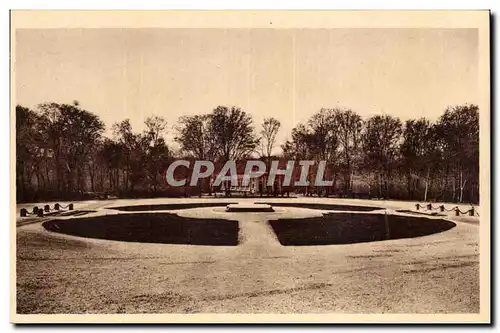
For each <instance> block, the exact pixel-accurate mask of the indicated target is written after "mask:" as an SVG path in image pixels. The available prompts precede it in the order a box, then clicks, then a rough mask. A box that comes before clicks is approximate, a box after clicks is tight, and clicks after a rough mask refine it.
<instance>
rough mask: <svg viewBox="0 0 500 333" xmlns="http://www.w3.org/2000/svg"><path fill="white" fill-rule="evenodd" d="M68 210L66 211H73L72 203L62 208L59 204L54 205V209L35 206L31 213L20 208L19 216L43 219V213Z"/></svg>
mask: <svg viewBox="0 0 500 333" xmlns="http://www.w3.org/2000/svg"><path fill="white" fill-rule="evenodd" d="M66 208H67V209H68V210H73V208H74V206H73V204H72V203H70V204H68V205H66V206H63V205H61V204H58V203H56V204H54V208H51V207H50V205H45V206H44V207H43V209H42V208H38V206H35V207H33V211H31V212H30V211H28V210H27V209H26V208H21V211H20V215H21V217H28V216H29V215H34V216H37V217H43V215H44V212H45V213H50V212H57V211H61V210H62V209H66Z"/></svg>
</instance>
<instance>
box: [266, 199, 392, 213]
mask: <svg viewBox="0 0 500 333" xmlns="http://www.w3.org/2000/svg"><path fill="white" fill-rule="evenodd" d="M256 203H260V204H268V205H271V206H275V207H297V208H308V209H317V210H339V211H357V212H370V211H373V210H380V209H384V208H381V207H370V206H354V205H336V204H320V203H298V202H267V201H265V202H260V201H259V202H256Z"/></svg>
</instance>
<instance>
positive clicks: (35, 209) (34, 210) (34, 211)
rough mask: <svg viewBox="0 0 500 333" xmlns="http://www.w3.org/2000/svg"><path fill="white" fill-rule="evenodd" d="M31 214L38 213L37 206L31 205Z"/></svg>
mask: <svg viewBox="0 0 500 333" xmlns="http://www.w3.org/2000/svg"><path fill="white" fill-rule="evenodd" d="M33 214H38V207H37V206H35V207H33Z"/></svg>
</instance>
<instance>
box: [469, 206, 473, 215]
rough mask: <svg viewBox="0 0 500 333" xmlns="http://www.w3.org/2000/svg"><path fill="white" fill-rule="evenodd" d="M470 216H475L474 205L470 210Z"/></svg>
mask: <svg viewBox="0 0 500 333" xmlns="http://www.w3.org/2000/svg"><path fill="white" fill-rule="evenodd" d="M469 216H474V207H471V209H470V210H469Z"/></svg>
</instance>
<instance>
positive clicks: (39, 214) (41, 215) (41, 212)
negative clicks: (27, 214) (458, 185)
mask: <svg viewBox="0 0 500 333" xmlns="http://www.w3.org/2000/svg"><path fill="white" fill-rule="evenodd" d="M36 216H38V217H43V209H39V210H38V211H37V213H36Z"/></svg>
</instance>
